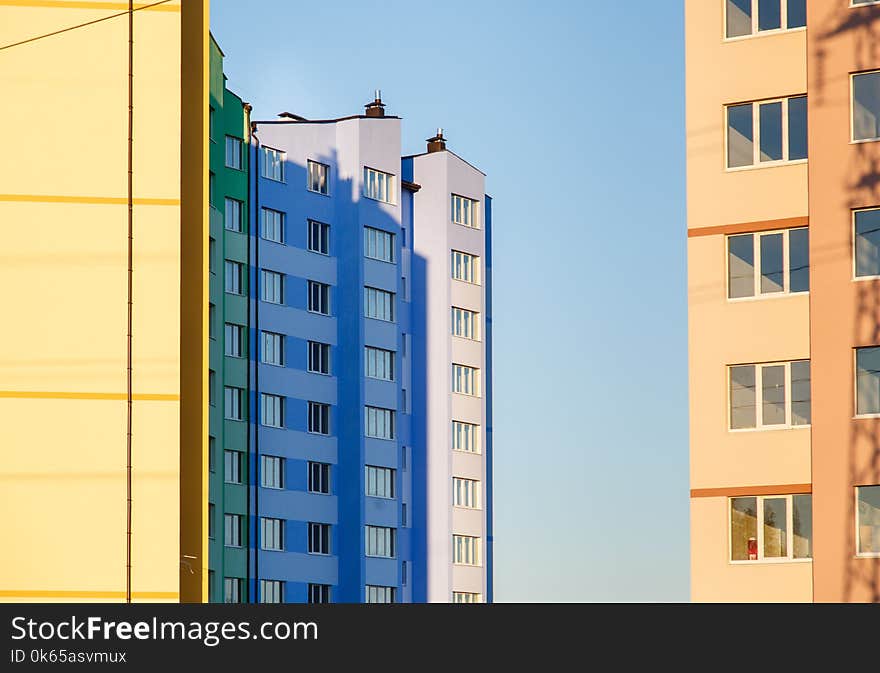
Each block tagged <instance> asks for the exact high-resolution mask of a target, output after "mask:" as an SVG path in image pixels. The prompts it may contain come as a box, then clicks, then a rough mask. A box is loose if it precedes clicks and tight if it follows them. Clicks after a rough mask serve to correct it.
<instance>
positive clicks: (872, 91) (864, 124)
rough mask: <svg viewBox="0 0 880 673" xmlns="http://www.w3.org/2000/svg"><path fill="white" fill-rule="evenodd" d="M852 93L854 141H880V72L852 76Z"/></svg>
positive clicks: (860, 73) (852, 136) (874, 71)
mask: <svg viewBox="0 0 880 673" xmlns="http://www.w3.org/2000/svg"><path fill="white" fill-rule="evenodd" d="M850 91H851V99H852V101H851V109H852V117H851V126H852V130H851V134H852V135H851V138H852V141H853V142H866V141H873V140H880V70H873V71H871V72H859V73H855V74H852V75H850Z"/></svg>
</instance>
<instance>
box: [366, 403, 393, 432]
mask: <svg viewBox="0 0 880 673" xmlns="http://www.w3.org/2000/svg"><path fill="white" fill-rule="evenodd" d="M364 434H365V435H366V436H367V437H375V438H376V439H394V412H393V411H392V410H391V409H381V408H379V407H364Z"/></svg>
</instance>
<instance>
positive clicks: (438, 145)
mask: <svg viewBox="0 0 880 673" xmlns="http://www.w3.org/2000/svg"><path fill="white" fill-rule="evenodd" d="M445 150H446V138H444V137H443V129H437V135H436V136H434V137H433V138H428V154H430V153H432V152H443V151H445Z"/></svg>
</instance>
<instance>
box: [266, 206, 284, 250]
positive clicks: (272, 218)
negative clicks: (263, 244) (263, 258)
mask: <svg viewBox="0 0 880 673" xmlns="http://www.w3.org/2000/svg"><path fill="white" fill-rule="evenodd" d="M285 219H286V217H285V214H284V212H283V211H281V210H275V209H274V208H266V207H263V208H260V238H262V239H263V240H264V241H269V242H271V243H278V244H279V245H284V220H285ZM275 234H277V236H276V235H275Z"/></svg>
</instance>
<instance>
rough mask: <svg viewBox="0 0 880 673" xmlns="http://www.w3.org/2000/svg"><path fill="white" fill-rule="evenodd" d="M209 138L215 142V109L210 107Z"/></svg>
mask: <svg viewBox="0 0 880 673" xmlns="http://www.w3.org/2000/svg"><path fill="white" fill-rule="evenodd" d="M208 138H210V139H211V142H214V108H212V107H210V106H208Z"/></svg>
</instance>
